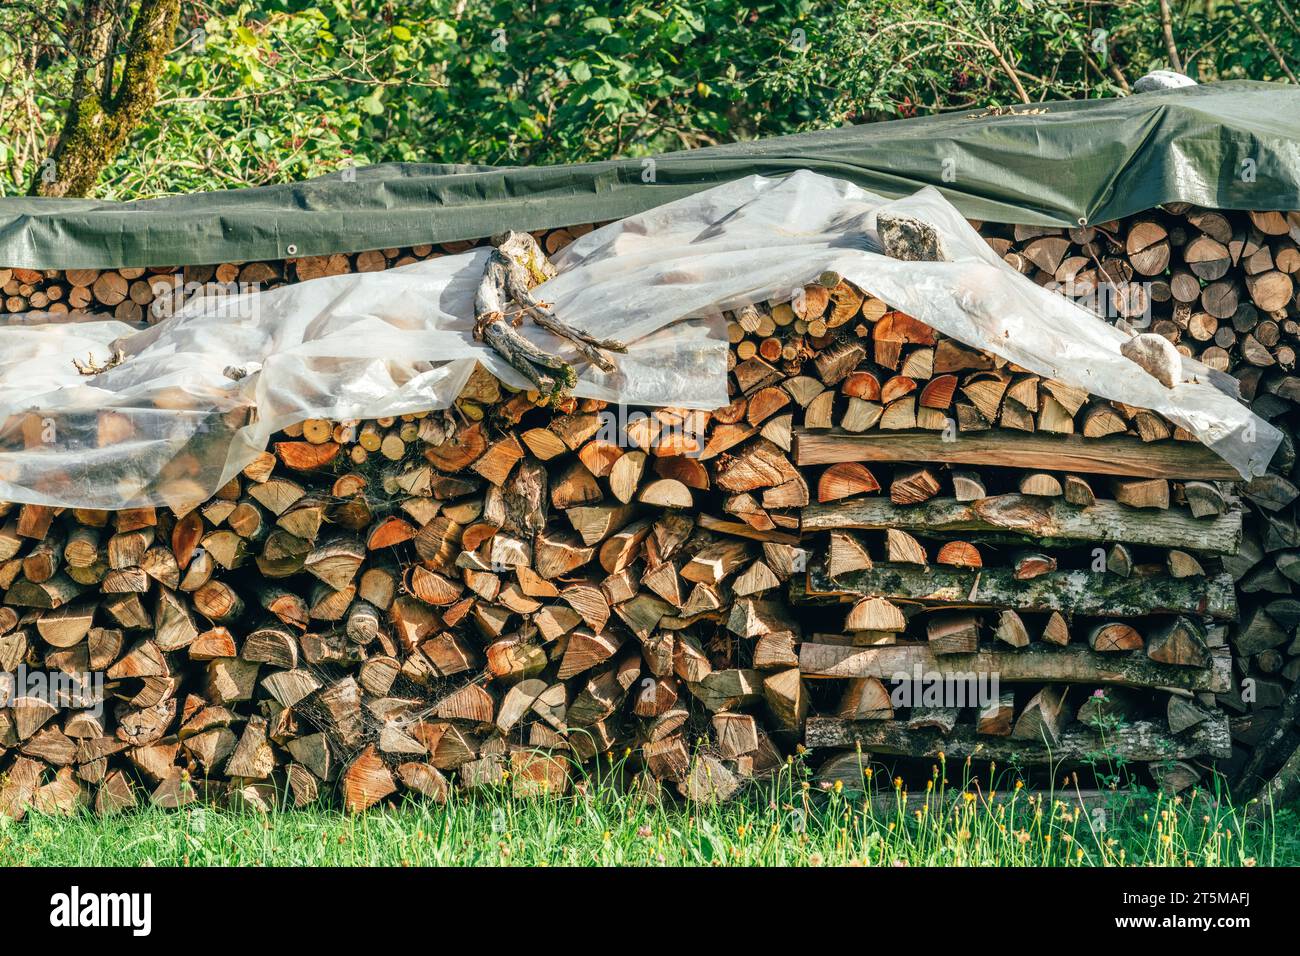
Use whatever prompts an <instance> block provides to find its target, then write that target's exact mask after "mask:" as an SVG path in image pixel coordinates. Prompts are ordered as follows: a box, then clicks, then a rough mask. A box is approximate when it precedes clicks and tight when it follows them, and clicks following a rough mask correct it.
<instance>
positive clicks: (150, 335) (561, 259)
mask: <svg viewBox="0 0 1300 956" xmlns="http://www.w3.org/2000/svg"><path fill="white" fill-rule="evenodd" d="M885 207H888V208H890V209H893V210H896V211H898V212H901V213H904V214H907V215H911V216H914V217H916V218H918V219H922V220H924V221H926V222H928V223H930V224H932V225H933V226H935V227H936V228H937V229H938V230H939V232H940V233H941V234H942V236H943V239H944V242H945V243H946V246H947V249H948V252H949V254H950V256H951V257H952V259H953V261H951V262H944V263H916V262H900V261H897V260H893V259H889V258H886V257H884V256H883V255H880V254H879V252H878V251H876V249H877V247H876V243H875V239H874V223H875V215H876V213H877V211H878V210H880V209H881V208H885ZM486 255H487V253H486V251H485V250H482V249H479V250H474V251H471V252H468V253H465V254H463V255H458V256H445V257H442V258H439V259H433V260H428V261H424V262H419V263H414V264H412V265H409V266H404V267H401V268H398V269H391V270H388V271H385V272H375V273H354V274H349V275H342V276H333V277H328V278H322V279H315V280H312V281H309V282H303V283H298V284H296V285H291V286H284V287H282V288H279V289H275V290H272V291H269V292H263V293H248V294H245V295H240V296H232V297H228V298H222V299H218V300H212V299H195V300H194V301H192V302H191V303H189V304H188V305H186V306H185V307H184V308H183V309H181V310H180V311H179V312H177V313H176V314H175V315H173V316H172V317H170V318H168V319H166V320H164V321H163V322H160V323H159V324H158V325H156V326H153V327H151V328H148V329H145V330H143V331H135V330H133V329H131V328H130V327H128V326H126V325H123V324H122V323H119V322H113V321H91V322H79V323H70V324H35V323H30V322H20V323H18V324H11V325H8V326H4V325H0V423H3V425H0V428H2V429H3V431H2V432H0V500H8V501H17V502H32V503H37V504H47V505H54V506H61V507H80V508H105V509H117V508H125V507H138V506H141V505H146V504H156V505H171V506H175V507H184V506H189V505H191V504H193V503H194V502H196V501H200V500H202V499H204V498H206V497H208V496H210V495H211V494H212V493H213V492H214V491H215V490H216V489H217V488H219V487H220V486H221V485H223V484H224V483H225V482H227V481H228V480H229V479H230V478H231V477H233V476H234V475H235V474H237V473H238V472H239V471H240V470H241V469H242V468H243V467H244V466H245V465H246V464H247V463H248V462H249V461H251V460H252V458H253V457H254V456H255V455H256V454H257V453H259V452H260V451H262V450H264V449H265V448H266V447H267V443H268V441H269V439H270V436H271V435H272V434H273V433H274V432H276V431H278V430H279V429H281V428H283V427H285V426H286V425H289V424H292V423H294V422H298V421H302V420H303V419H306V418H331V419H362V418H378V417H384V416H393V415H400V414H404V413H406V412H413V411H422V410H427V409H437V408H445V407H446V406H447V405H449V404H450V402H451V401H452V400H453V399H454V397H455V396H456V394H457V393H458V392H459V390H460V388H461V387H462V386H463V384H464V382H465V381H466V379H467V378H468V376H469V374H470V372H471V371H472V370H473V365H474V362H475V361H478V362H481V363H483V364H484V365H485V366H487V368H488V369H490V370H491V371H492V372H493V373H494V374H496V375H497V376H498V377H499V378H501V379H502V380H503V381H504V382H506V383H507V384H509V385H513V386H516V387H524V386H525V385H526V383H525V382H524V380H523V379H522V377H521V376H520V375H519V374H518V373H517V372H515V370H514V369H512V368H510V367H509V366H508V365H506V364H505V363H504V362H502V361H501V360H500V359H499V358H498V357H497V356H496V354H495V353H493V352H492V351H490V350H489V349H486V348H484V347H483V346H482V345H481V344H480V343H477V342H475V341H473V338H472V335H471V331H470V330H471V326H472V321H473V320H472V315H473V298H474V290H475V288H476V286H477V284H478V280H479V277H480V276H481V274H482V271H483V263H484V260H485V257H486ZM555 263H556V266H557V267H558V269H559V274H558V275H557V276H556V277H555V278H554V279H552V280H550V281H549V282H547V283H546V284H545V285H544V286H542V287H541V288H540V289H539V291H538V294H539V296H540V297H541V298H542V299H544V300H545V301H548V302H551V303H552V304H553V305H554V307H555V311H556V313H557V314H558V315H559V316H560V317H561V318H562V319H564V320H565V321H567V322H569V323H570V324H572V325H576V326H579V327H583V328H586V329H587V330H589V331H590V332H592V333H594V334H596V335H598V336H602V337H605V336H609V337H618V338H621V339H623V340H624V341H627V342H629V343H631V347H630V349H629V352H628V354H627V355H625V356H619V357H618V358H617V366H618V367H617V369H616V371H614V372H613V373H610V374H604V373H601V372H599V371H598V370H596V369H594V368H591V367H589V366H588V367H579V372H580V375H579V384H578V387H577V388H576V390H575V391H576V394H578V395H579V396H583V397H593V398H601V399H604V400H607V401H610V402H613V403H620V404H625V405H671V406H679V407H688V408H705V409H708V408H716V407H719V406H721V405H724V404H726V402H727V394H726V359H727V342H726V336H725V328H724V323H723V322H722V312H723V311H724V310H728V309H733V308H737V307H739V306H741V305H743V304H746V303H750V302H756V301H761V300H765V299H774V300H784V299H788V298H790V297H791V296H792V295H794V294H795V293H796V292H797V290H798V289H799V288H801V287H802V285H803V284H804V283H806V282H808V281H811V280H812V279H813V278H815V277H816V276H817V275H818V274H820V273H821V272H822V271H824V270H827V269H832V270H835V271H837V272H839V273H841V274H842V275H844V276H845V277H847V278H849V279H850V280H852V281H853V282H855V283H857V284H858V285H860V286H861V287H862V288H864V289H866V290H867V291H869V292H871V293H872V294H873V295H876V296H877V297H879V298H882V299H884V300H886V301H888V302H889V303H890V304H891V305H892V306H894V307H895V308H898V309H901V310H903V311H905V312H908V313H910V314H912V315H914V316H916V317H917V318H919V319H921V320H923V321H925V322H926V323H928V324H929V325H931V326H933V327H934V328H936V329H938V330H939V331H941V332H943V333H945V334H948V335H951V336H953V337H955V338H957V339H959V340H961V341H963V342H966V343H967V344H968V345H971V346H975V347H978V348H985V349H988V350H990V351H993V352H995V353H998V354H1000V355H1003V356H1005V357H1006V358H1007V359H1009V360H1010V361H1013V362H1015V363H1016V364H1018V365H1021V366H1023V367H1025V368H1027V369H1030V370H1031V371H1033V372H1036V373H1038V374H1042V375H1045V376H1049V377H1052V378H1057V379H1060V380H1062V381H1064V382H1067V383H1069V384H1071V385H1075V386H1078V387H1081V388H1086V389H1087V390H1088V391H1090V392H1092V393H1094V394H1096V395H1099V396H1102V397H1104V398H1110V399H1115V400H1118V401H1122V402H1126V403H1129V404H1132V405H1137V406H1141V407H1146V408H1152V409H1155V410H1157V411H1159V412H1161V413H1162V414H1164V415H1166V416H1167V417H1168V418H1169V419H1170V420H1172V421H1174V422H1177V423H1178V424H1180V425H1182V426H1184V427H1185V428H1187V429H1188V430H1190V431H1191V432H1193V433H1194V434H1196V435H1197V437H1198V438H1200V439H1201V440H1202V441H1204V442H1205V443H1206V444H1207V445H1209V446H1210V447H1212V448H1213V449H1214V450H1215V451H1216V452H1218V453H1219V454H1220V455H1221V456H1222V457H1223V458H1225V459H1226V460H1227V461H1229V462H1230V463H1231V464H1232V465H1234V466H1235V467H1236V468H1237V469H1238V470H1239V471H1240V472H1241V473H1242V474H1243V475H1244V476H1251V475H1255V474H1259V473H1262V471H1263V470H1264V468H1265V466H1266V465H1267V462H1268V460H1269V459H1270V458H1271V456H1272V453H1273V450H1274V449H1275V448H1276V446H1277V444H1278V442H1279V441H1280V437H1281V436H1280V435H1279V434H1278V433H1277V431H1276V430H1275V429H1273V428H1272V427H1271V426H1269V425H1268V424H1267V423H1265V422H1263V421H1261V420H1259V419H1258V418H1256V417H1254V416H1253V415H1252V414H1251V413H1250V412H1249V410H1248V409H1246V408H1245V407H1244V406H1242V405H1240V404H1239V403H1238V402H1237V401H1236V400H1234V399H1233V398H1232V397H1230V396H1228V395H1226V394H1224V393H1222V392H1220V391H1219V390H1217V389H1216V388H1214V387H1213V386H1211V385H1209V384H1205V383H1204V382H1203V381H1195V382H1186V383H1183V384H1180V385H1178V386H1177V387H1175V388H1173V389H1166V388H1165V387H1163V386H1162V385H1160V384H1159V383H1158V382H1156V380H1155V379H1153V378H1151V377H1150V376H1148V375H1147V374H1146V373H1145V372H1143V371H1142V370H1141V369H1139V368H1138V367H1137V366H1136V365H1134V364H1133V363H1131V362H1129V361H1128V360H1127V359H1125V358H1123V357H1122V356H1121V355H1120V354H1119V344H1120V342H1121V341H1122V340H1123V334H1122V333H1120V332H1119V331H1117V330H1116V329H1114V328H1112V327H1111V326H1110V325H1108V324H1107V323H1106V322H1104V321H1102V320H1101V319H1100V318H1098V317H1096V316H1095V315H1092V314H1091V313H1088V312H1086V311H1084V310H1083V309H1081V308H1080V307H1079V306H1077V305H1075V304H1073V303H1072V302H1070V301H1068V300H1067V299H1065V298H1063V297H1061V296H1059V295H1056V294H1055V293H1052V292H1049V291H1047V290H1044V289H1041V288H1039V287H1038V286H1037V285H1035V284H1034V283H1033V282H1031V281H1029V280H1028V279H1026V278H1025V277H1023V276H1021V275H1019V274H1018V273H1016V272H1014V271H1013V270H1011V269H1010V268H1009V267H1007V266H1006V265H1005V264H1004V263H1003V262H1002V261H1001V260H1000V259H998V257H997V256H995V255H994V254H993V253H992V251H991V250H990V249H989V248H988V246H987V245H986V244H985V243H984V242H983V240H982V239H980V237H979V236H978V234H977V233H975V231H974V230H973V229H971V228H970V226H969V225H968V224H967V223H966V222H965V220H963V219H962V217H961V216H960V215H959V214H958V213H957V211H956V210H955V209H954V208H953V207H952V206H951V205H950V204H949V203H948V202H947V201H946V200H944V199H943V198H942V197H941V196H940V194H939V193H938V192H937V191H935V190H933V189H929V188H927V189H923V190H921V191H920V192H918V193H917V194H915V195H914V196H911V197H908V198H906V199H902V200H897V201H894V202H889V203H886V202H885V201H884V200H883V199H881V198H880V197H878V196H875V195H872V194H870V193H867V192H865V191H863V190H861V189H859V188H857V187H855V186H853V185H851V184H849V183H846V182H843V181H840V180H835V179H830V178H827V177H824V176H820V175H817V174H814V173H809V172H796V173H793V174H790V175H789V176H786V177H783V178H780V179H769V178H764V177H759V176H752V177H749V178H747V179H742V180H737V181H735V182H731V183H728V184H726V185H723V186H719V187H717V188H715V189H711V190H709V191H707V192H703V193H698V194H696V195H694V196H690V197H688V198H686V199H682V200H679V201H677V202H674V203H669V204H667V205H664V206H661V207H658V208H656V209H653V210H650V211H649V212H646V213H643V214H641V215H638V216H634V217H631V218H629V219H625V220H622V221H620V222H616V223H612V224H611V225H609V226H606V227H604V228H602V229H598V230H595V231H593V232H591V233H589V234H587V235H586V236H583V237H582V238H580V239H578V240H577V241H576V242H574V243H572V244H571V245H570V246H568V247H567V248H566V249H565V250H564V251H563V252H561V253H560V254H559V255H558V256H557V257H556V258H555ZM522 331H523V332H524V334H527V335H529V336H530V337H532V338H534V340H535V341H537V342H538V343H539V344H541V345H542V346H543V347H545V348H548V349H552V350H558V351H559V352H561V354H565V353H566V349H565V348H564V347H563V343H562V342H559V341H558V340H556V339H554V338H553V337H551V336H549V335H547V334H546V333H544V332H542V331H541V330H538V329H535V328H532V327H531V326H530V325H528V324H525V326H524V328H523V329H522ZM117 352H120V354H121V356H122V360H121V361H120V363H119V364H117V365H115V366H114V367H112V368H110V369H108V370H107V371H103V372H100V373H98V374H96V375H92V376H83V375H81V374H80V373H79V372H78V371H77V370H76V368H75V367H74V365H73V359H74V358H76V359H80V360H81V361H83V362H84V361H86V360H87V359H88V358H89V357H92V356H93V358H94V359H95V360H96V361H97V362H99V363H105V362H107V361H108V360H109V359H110V358H112V357H113V356H114V354H115V353H117ZM1186 365H1187V367H1188V368H1187V371H1190V372H1191V373H1192V375H1193V377H1196V378H1201V379H1204V378H1205V377H1206V376H1205V370H1204V369H1202V368H1200V367H1199V366H1196V365H1195V363H1186ZM236 370H237V371H236ZM232 376H236V377H232Z"/></svg>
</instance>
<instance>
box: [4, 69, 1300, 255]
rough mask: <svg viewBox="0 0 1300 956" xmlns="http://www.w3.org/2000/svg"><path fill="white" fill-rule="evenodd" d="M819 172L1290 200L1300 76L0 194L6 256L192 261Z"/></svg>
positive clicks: (544, 221) (1084, 208)
mask: <svg viewBox="0 0 1300 956" xmlns="http://www.w3.org/2000/svg"><path fill="white" fill-rule="evenodd" d="M795 169H810V170H814V171H816V172H819V173H824V174H826V175H828V176H836V177H839V178H842V179H847V180H850V181H852V182H854V183H857V184H858V185H860V186H862V187H863V188H865V189H868V190H871V191H873V192H876V193H880V194H882V195H885V196H891V197H893V196H899V195H904V194H907V193H910V192H913V191H915V190H916V189H917V188H919V187H921V186H923V185H933V186H936V187H938V188H939V189H941V190H942V191H943V192H944V194H945V195H946V196H947V197H948V198H949V199H950V200H951V201H952V202H953V203H954V204H955V205H956V206H957V208H958V209H960V210H961V212H962V213H963V214H964V215H965V216H967V217H969V218H973V219H982V220H989V221H999V222H1018V223H1026V224H1031V225H1075V224H1077V223H1080V222H1088V223H1099V222H1105V221H1108V220H1111V219H1118V218H1121V217H1123V216H1127V215H1131V214H1133V213H1136V212H1140V211H1143V210H1146V209H1151V208H1153V207H1155V206H1157V205H1160V204H1161V203H1166V202H1174V201H1184V202H1192V203H1196V204H1198V205H1202V206H1209V207H1214V208H1220V209H1287V210H1292V209H1300V88H1297V87H1295V86H1291V85H1281V84H1271V83H1255V82H1233V83H1216V84H1207V85H1204V86H1197V87H1187V88H1184V89H1180V90H1170V91H1166V92H1159V93H1144V94H1140V95H1136V96H1130V97H1124V98H1121V99H1110V100H1080V101H1071V102H1064V103H1044V104H1037V105H1035V106H1032V107H1019V106H1018V107H1015V108H1014V109H1012V110H1010V111H1009V112H1005V113H1001V114H998V115H992V114H990V113H989V112H987V111H984V112H980V111H974V112H967V113H960V114H948V115H944V116H931V117H921V118H918V119H910V120H897V121H893V122H888V123H875V124H869V125H864V126H854V127H846V128H842V129H834V130H825V131H820V132H814V133H802V134H797V135H792V136H781V137H774V138H771V139H765V140H758V141H753V142H746V143H733V144H729V145H726V146H717V147H710V148H707V149H698V150H689V151H683V152H677V153H667V154H664V155H661V156H657V157H655V158H654V159H653V160H643V159H632V160H621V161H612V162H602V163H585V164H580V165H572V166H531V167H487V166H445V165H425V164H409V163H404V164H384V165H379V166H369V167H365V168H362V169H358V170H354V171H350V175H351V176H352V179H351V180H350V181H349V180H345V178H344V176H343V174H340V173H335V174H331V175H329V176H324V177H321V178H318V179H313V180H310V181H307V182H301V183H290V184H284V185H276V186H265V187H259V188H254V189H239V190H229V191H224V192H211V193H198V194H192V195H184V196H168V197H163V198H160V199H151V200H142V201H138V202H130V203H116V202H104V201H96V200H84V199H30V198H18V197H14V198H0V265H4V266H22V267H26V268H32V269H68V268H111V267H117V266H150V265H189V264H199V263H216V262H224V261H246V260H255V259H280V258H285V257H288V256H304V255H320V254H325V253H333V252H358V251H362V250H365V249H382V248H389V247H396V246H408V245H415V244H418V243H427V242H449V241H453V240H457V239H472V238H478V237H480V236H486V235H490V234H492V233H494V232H497V231H499V230H500V229H502V228H504V227H510V228H514V229H541V228H547V227H555V226H564V225H573V224H576V223H586V222H598V221H604V220H610V219H618V218H621V217H623V216H629V215H633V214H635V213H638V212H642V211H644V210H646V209H649V208H652V207H654V206H658V205H661V204H662V203H665V202H669V201H672V200H674V199H679V198H681V197H683V196H687V195H690V194H691V193H694V192H698V191H699V190H702V189H707V188H709V187H711V186H714V185H717V184H718V183H721V182H726V181H730V180H733V179H737V178H740V177H743V176H748V175H752V174H755V173H757V174H761V175H780V174H782V173H787V172H790V171H792V170H795Z"/></svg>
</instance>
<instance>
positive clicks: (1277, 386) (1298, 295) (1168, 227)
mask: <svg viewBox="0 0 1300 956" xmlns="http://www.w3.org/2000/svg"><path fill="white" fill-rule="evenodd" d="M983 233H984V234H985V236H986V238H987V239H988V241H989V243H990V245H991V246H992V247H993V248H994V249H995V251H997V252H998V253H999V254H1001V255H1003V256H1004V258H1005V259H1006V261H1007V262H1009V263H1010V264H1011V265H1012V266H1013V267H1015V268H1017V269H1019V270H1020V271H1022V272H1023V273H1025V274H1026V275H1028V276H1030V277H1031V278H1033V279H1034V281H1036V282H1038V283H1039V284H1041V285H1043V286H1045V287H1047V288H1050V289H1055V290H1057V291H1060V292H1061V293H1062V294H1065V295H1072V296H1075V297H1079V298H1083V297H1086V301H1088V302H1090V303H1095V302H1096V301H1097V298H1098V297H1097V295H1096V292H1095V288H1096V286H1097V285H1098V284H1099V283H1101V284H1105V283H1109V284H1110V286H1111V287H1112V288H1113V289H1114V290H1116V291H1115V292H1114V293H1113V294H1110V295H1109V296H1107V297H1105V298H1107V299H1108V301H1110V302H1111V303H1112V305H1113V309H1112V313H1111V314H1113V315H1118V316H1126V317H1127V318H1128V320H1129V321H1132V322H1135V324H1142V323H1144V322H1146V321H1149V322H1150V331H1154V332H1157V333H1159V334H1161V335H1163V336H1165V337H1166V338H1168V339H1169V340H1170V341H1171V342H1173V343H1174V345H1175V347H1176V348H1177V349H1178V351H1179V352H1181V353H1182V354H1184V355H1189V356H1193V357H1195V358H1197V359H1199V360H1200V361H1202V362H1204V363H1206V364H1207V365H1209V366H1211V367H1212V368H1215V369H1218V370H1221V371H1225V372H1228V373H1229V374H1231V375H1232V376H1233V377H1235V378H1236V379H1237V380H1238V382H1239V383H1240V389H1241V395H1242V399H1243V400H1244V401H1245V402H1246V403H1247V404H1249V406H1250V407H1251V409H1252V410H1253V411H1254V412H1255V413H1256V414H1257V415H1259V416H1260V417H1261V418H1263V419H1265V420H1267V421H1269V422H1270V423H1272V424H1273V425H1274V426H1276V427H1277V428H1278V429H1279V430H1280V431H1281V432H1282V434H1283V444H1282V447H1281V448H1280V449H1279V451H1278V453H1277V455H1276V456H1275V457H1274V460H1273V463H1272V466H1271V468H1270V473H1269V474H1268V475H1266V476H1263V477H1261V478H1258V479H1256V480H1255V481H1253V482H1251V483H1250V484H1249V485H1247V486H1246V487H1245V488H1244V493H1243V496H1242V497H1243V504H1244V509H1245V512H1244V515H1243V532H1242V542H1241V546H1240V548H1239V549H1238V551H1237V553H1236V554H1232V555H1225V556H1224V558H1223V559H1222V565H1223V569H1224V570H1225V571H1226V572H1227V573H1228V574H1230V575H1231V576H1232V578H1233V580H1234V581H1236V583H1237V592H1238V599H1239V605H1240V608H1239V610H1240V615H1239V616H1240V620H1239V622H1238V623H1235V624H1233V625H1231V626H1230V628H1229V641H1230V645H1231V647H1232V651H1233V670H1232V677H1233V688H1232V690H1231V692H1229V693H1226V694H1218V695H1217V700H1218V702H1219V704H1220V706H1221V707H1222V708H1223V709H1225V710H1226V711H1227V712H1228V713H1229V714H1231V717H1230V720H1229V725H1230V728H1231V734H1232V740H1233V744H1234V759H1233V761H1232V763H1231V766H1240V764H1241V762H1242V761H1248V762H1247V767H1246V770H1247V776H1248V777H1249V778H1250V779H1247V780H1245V781H1244V783H1245V785H1246V787H1248V788H1250V789H1252V790H1253V788H1254V786H1255V785H1256V784H1257V783H1258V782H1259V776H1260V775H1261V774H1266V772H1268V771H1270V770H1272V769H1276V767H1277V765H1278V764H1279V763H1281V761H1282V760H1283V759H1284V758H1285V757H1286V755H1287V753H1289V752H1290V751H1291V750H1293V749H1294V747H1295V745H1296V743H1297V737H1296V734H1295V730H1294V726H1293V725H1294V718H1293V717H1285V715H1286V714H1288V713H1293V712H1294V711H1295V709H1296V707H1297V704H1300V700H1297V699H1296V693H1295V691H1296V687H1297V685H1296V678H1297V676H1300V642H1297V641H1296V626H1297V624H1300V603H1297V602H1296V600H1295V598H1294V596H1293V594H1292V590H1293V588H1294V586H1295V583H1296V582H1297V581H1300V572H1298V571H1297V565H1300V533H1298V532H1297V523H1296V522H1297V513H1296V499H1297V497H1298V496H1300V489H1298V488H1297V481H1300V473H1298V471H1297V460H1296V450H1295V435H1296V430H1297V426H1300V414H1298V412H1300V408H1298V406H1297V403H1300V377H1298V376H1297V375H1296V370H1295V364H1296V350H1297V349H1298V348H1300V213H1296V212H1290V213H1282V212H1244V211H1221V210H1207V209H1200V208H1196V207H1191V206H1188V205H1186V204H1181V203H1180V204H1170V205H1168V206H1165V207H1163V208H1161V209H1158V210H1153V211H1151V212H1150V213H1147V214H1144V215H1139V216H1135V217H1132V218H1131V219H1129V220H1126V221H1123V222H1112V223H1104V224H1101V225H1098V226H1096V227H1082V228H1079V229H1070V230H1050V229H1047V230H1044V229H1037V228H1029V227H1021V226H1016V227H1007V226H989V227H986V228H984V229H983ZM1279 717H1283V718H1284V719H1282V720H1280V721H1279ZM1275 729H1276V730H1277V731H1279V734H1278V735H1277V738H1276V739H1272V740H1271V743H1270V738H1272V737H1273V731H1274V730H1275ZM1260 744H1265V745H1266V746H1264V747H1263V751H1264V752H1262V753H1251V752H1252V751H1254V750H1255V748H1256V747H1257V746H1258V745H1260ZM1248 755H1249V757H1248Z"/></svg>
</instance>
